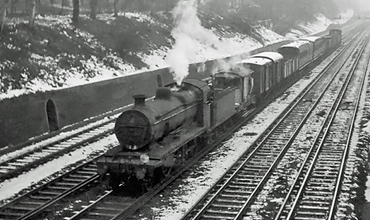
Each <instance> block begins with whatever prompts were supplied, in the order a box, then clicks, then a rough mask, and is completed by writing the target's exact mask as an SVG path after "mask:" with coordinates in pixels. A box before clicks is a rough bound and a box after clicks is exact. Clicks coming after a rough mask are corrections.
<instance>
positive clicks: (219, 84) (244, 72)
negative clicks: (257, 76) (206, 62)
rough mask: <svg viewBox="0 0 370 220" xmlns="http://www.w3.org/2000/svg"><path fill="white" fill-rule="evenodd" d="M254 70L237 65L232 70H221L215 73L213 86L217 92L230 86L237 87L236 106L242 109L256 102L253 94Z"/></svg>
mask: <svg viewBox="0 0 370 220" xmlns="http://www.w3.org/2000/svg"><path fill="white" fill-rule="evenodd" d="M252 74H253V70H251V69H247V68H241V67H235V68H234V69H233V70H232V71H230V72H220V73H217V74H215V75H214V81H213V86H214V90H215V92H216V93H217V92H218V91H219V92H221V91H225V90H226V89H228V88H235V108H237V109H242V108H245V107H247V106H249V105H251V104H254V103H255V98H254V97H253V96H252V91H253V84H254V81H253V78H252Z"/></svg>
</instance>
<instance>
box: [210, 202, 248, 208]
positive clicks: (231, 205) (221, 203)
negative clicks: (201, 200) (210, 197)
mask: <svg viewBox="0 0 370 220" xmlns="http://www.w3.org/2000/svg"><path fill="white" fill-rule="evenodd" d="M218 202H219V203H220V204H218V203H213V204H212V205H211V207H214V208H215V209H219V210H224V209H227V210H231V209H236V210H240V208H241V207H242V206H243V205H242V204H239V203H231V202H228V203H227V204H225V203H223V202H220V201H218Z"/></svg>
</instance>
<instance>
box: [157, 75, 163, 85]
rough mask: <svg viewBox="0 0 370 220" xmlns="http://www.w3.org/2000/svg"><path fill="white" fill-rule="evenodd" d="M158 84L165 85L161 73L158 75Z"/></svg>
mask: <svg viewBox="0 0 370 220" xmlns="http://www.w3.org/2000/svg"><path fill="white" fill-rule="evenodd" d="M157 86H158V87H163V80H162V76H161V75H157Z"/></svg>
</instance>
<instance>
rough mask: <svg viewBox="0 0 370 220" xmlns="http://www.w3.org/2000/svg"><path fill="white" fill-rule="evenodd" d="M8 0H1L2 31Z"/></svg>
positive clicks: (0, 20)
mask: <svg viewBox="0 0 370 220" xmlns="http://www.w3.org/2000/svg"><path fill="white" fill-rule="evenodd" d="M9 2H10V1H9V0H3V1H2V5H1V17H0V24H1V29H0V31H3V29H4V26H5V21H6V13H7V10H8V7H9Z"/></svg>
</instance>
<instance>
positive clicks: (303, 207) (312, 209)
mask: <svg viewBox="0 0 370 220" xmlns="http://www.w3.org/2000/svg"><path fill="white" fill-rule="evenodd" d="M299 208H300V209H301V210H309V211H310V212H323V211H324V212H325V211H328V207H327V206H324V207H323V206H313V205H308V204H306V205H302V204H300V205H299Z"/></svg>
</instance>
